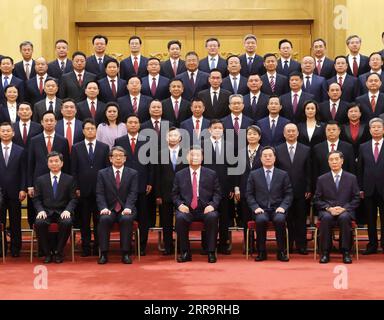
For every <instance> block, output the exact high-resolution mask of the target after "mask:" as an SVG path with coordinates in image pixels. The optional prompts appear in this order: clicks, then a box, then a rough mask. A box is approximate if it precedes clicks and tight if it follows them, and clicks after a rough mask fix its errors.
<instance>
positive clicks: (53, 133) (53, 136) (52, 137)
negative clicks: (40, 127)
mask: <svg viewBox="0 0 384 320" xmlns="http://www.w3.org/2000/svg"><path fill="white" fill-rule="evenodd" d="M43 135H44V139H45V140H46V141H45V142H47V139H48V134H47V133H46V132H45V131H43ZM49 136H50V137H51V139H52V140H51V142H52V143H53V139H55V131H53V132H52V133H51V134H50V135H49Z"/></svg>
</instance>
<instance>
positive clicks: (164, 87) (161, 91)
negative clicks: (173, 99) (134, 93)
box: [141, 75, 171, 101]
mask: <svg viewBox="0 0 384 320" xmlns="http://www.w3.org/2000/svg"><path fill="white" fill-rule="evenodd" d="M148 79H151V76H150V75H149V76H147V77H143V78H142V79H141V81H142V84H141V94H144V95H146V96H148V97H151V98H152V99H158V100H160V101H161V100H164V99H166V98H168V97H169V96H170V95H171V94H170V92H169V79H168V78H166V77H163V76H160V77H159V82H158V84H157V87H156V94H155V95H152V91H151V86H150V85H149V80H148ZM151 83H152V80H151Z"/></svg>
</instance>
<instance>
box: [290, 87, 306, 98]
mask: <svg viewBox="0 0 384 320" xmlns="http://www.w3.org/2000/svg"><path fill="white" fill-rule="evenodd" d="M302 92H303V90H301V89H300V90H299V91H297V92H294V91H291V98H292V101H293V98H294V95H295V94H297V101H299V100H300V96H301V93H302Z"/></svg>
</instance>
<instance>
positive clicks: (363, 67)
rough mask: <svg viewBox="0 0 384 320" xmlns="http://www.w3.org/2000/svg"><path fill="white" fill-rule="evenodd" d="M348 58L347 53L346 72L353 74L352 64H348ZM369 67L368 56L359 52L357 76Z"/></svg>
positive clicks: (367, 70)
mask: <svg viewBox="0 0 384 320" xmlns="http://www.w3.org/2000/svg"><path fill="white" fill-rule="evenodd" d="M348 58H349V54H348V55H347V63H348V69H347V73H348V74H350V75H351V76H353V65H352V66H351V65H350V64H349V59H348ZM370 69H371V67H370V66H369V58H368V57H367V56H364V55H362V54H361V55H360V64H359V68H358V69H357V76H359V75H361V74H364V73H366V72H369V70H370Z"/></svg>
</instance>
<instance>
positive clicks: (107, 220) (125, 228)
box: [98, 210, 141, 254]
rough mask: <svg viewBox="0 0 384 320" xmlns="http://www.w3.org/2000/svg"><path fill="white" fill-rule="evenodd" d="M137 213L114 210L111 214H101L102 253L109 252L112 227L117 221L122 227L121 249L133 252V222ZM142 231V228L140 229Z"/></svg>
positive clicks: (100, 236) (99, 229)
mask: <svg viewBox="0 0 384 320" xmlns="http://www.w3.org/2000/svg"><path fill="white" fill-rule="evenodd" d="M135 218H136V214H129V215H124V216H123V215H122V214H121V212H119V213H117V212H116V211H114V210H112V211H111V214H110V215H107V214H103V215H100V219H99V226H98V234H99V247H100V251H101V252H102V253H106V252H108V249H109V239H110V237H111V229H112V226H113V224H114V223H115V222H117V223H118V224H119V227H120V249H121V251H122V253H124V254H125V253H130V252H131V244H132V232H133V222H134V221H135ZM140 231H141V230H140Z"/></svg>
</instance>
